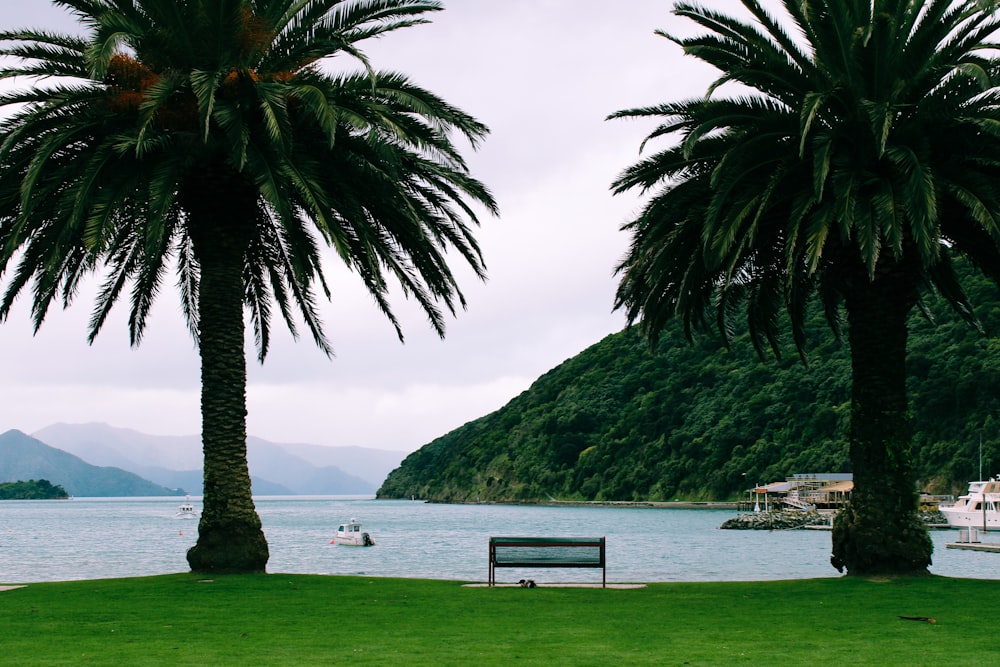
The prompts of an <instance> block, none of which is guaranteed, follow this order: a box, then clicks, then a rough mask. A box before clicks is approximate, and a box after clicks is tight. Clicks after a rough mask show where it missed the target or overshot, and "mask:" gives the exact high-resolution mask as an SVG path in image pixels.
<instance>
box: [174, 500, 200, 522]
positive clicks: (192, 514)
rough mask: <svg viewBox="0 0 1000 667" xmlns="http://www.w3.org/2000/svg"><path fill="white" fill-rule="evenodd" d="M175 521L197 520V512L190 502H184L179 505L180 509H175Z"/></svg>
mask: <svg viewBox="0 0 1000 667" xmlns="http://www.w3.org/2000/svg"><path fill="white" fill-rule="evenodd" d="M174 518H175V519H197V518H198V510H196V509H195V508H194V505H192V504H191V502H190V501H185V502H183V503H181V505H180V507H178V508H177V512H176V513H175V514H174Z"/></svg>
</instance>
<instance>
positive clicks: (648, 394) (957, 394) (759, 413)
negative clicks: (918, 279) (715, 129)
mask: <svg viewBox="0 0 1000 667" xmlns="http://www.w3.org/2000/svg"><path fill="white" fill-rule="evenodd" d="M962 270H963V273H964V282H965V285H966V288H967V290H968V292H969V293H970V296H971V298H972V301H973V303H974V304H977V311H976V312H977V315H978V317H979V318H980V320H981V322H982V324H983V328H984V330H985V333H982V332H979V331H977V330H976V329H974V328H973V327H971V326H970V325H969V324H968V323H966V322H964V321H963V320H961V319H960V318H958V316H957V315H955V314H954V313H953V312H952V311H951V309H950V308H948V307H947V306H945V305H943V304H942V303H941V301H940V300H939V299H938V298H936V296H935V295H929V296H928V297H927V299H926V304H925V309H926V311H927V313H928V315H930V316H931V318H932V319H933V322H932V321H930V320H928V319H927V317H925V316H924V315H922V314H917V315H915V316H914V317H913V319H912V320H911V328H910V341H909V348H908V349H909V353H908V368H909V378H910V379H909V391H910V400H911V406H912V414H913V427H914V451H913V463H914V474H915V477H916V481H917V484H918V485H919V486H920V488H922V489H924V490H927V491H930V492H937V493H954V492H956V491H960V490H964V489H965V487H966V482H967V480H971V479H974V478H976V477H978V474H979V443H980V439H981V441H982V456H983V473H984V474H990V473H991V472H994V470H992V469H991V468H990V464H991V463H993V464H997V465H998V466H1000V393H998V389H1000V356H998V354H997V351H998V350H1000V338H998V337H996V336H997V335H1000V294H998V290H997V288H996V287H995V286H993V285H992V284H991V283H989V281H987V280H986V279H985V278H983V277H981V276H980V275H978V274H977V273H975V272H974V271H973V270H972V269H971V268H969V267H967V266H965V267H962ZM810 341H811V345H810V352H809V363H808V365H803V363H802V362H801V361H800V360H799V358H798V356H797V355H796V354H795V352H794V348H793V347H792V346H791V345H790V344H789V345H788V347H787V349H786V351H785V352H784V353H783V354H782V355H781V358H780V359H775V358H773V357H769V358H768V359H767V360H765V361H763V362H762V361H761V360H760V359H759V358H758V357H757V356H756V353H755V352H754V350H753V348H752V346H751V344H750V342H749V336H748V335H746V333H745V332H744V333H742V334H738V335H735V336H734V337H733V342H732V345H731V346H730V349H726V347H725V346H724V345H723V344H722V341H721V340H720V338H719V336H718V335H717V334H716V333H715V332H714V331H711V332H705V333H701V334H699V335H698V336H697V338H696V340H695V341H694V342H693V343H691V342H689V341H687V339H686V338H685V337H684V336H683V333H682V332H681V330H680V328H679V327H676V328H675V329H673V330H672V331H670V332H669V333H666V334H665V335H664V336H663V337H662V340H661V343H660V345H659V346H658V347H657V348H656V349H655V350H651V349H650V347H649V345H648V344H647V343H646V342H645V341H644V340H642V339H640V338H639V336H638V335H637V333H636V332H635V331H633V330H628V329H627V330H625V331H622V332H620V333H617V334H613V335H610V336H608V337H607V338H605V339H604V340H602V341H600V342H599V343H597V344H596V345H594V346H592V347H590V348H588V349H587V350H585V351H583V352H582V353H580V354H579V355H577V356H575V357H573V358H571V359H569V360H567V361H566V362H564V363H563V364H561V365H559V366H558V367H556V368H555V369H553V370H551V371H549V372H548V373H546V374H545V375H543V376H542V377H540V378H539V379H538V380H537V381H536V382H535V383H534V384H532V386H531V387H530V388H529V389H528V390H527V391H525V392H524V393H522V394H521V395H519V396H517V397H516V398H514V399H513V400H512V401H510V403H508V404H507V405H506V406H504V407H503V408H501V409H500V410H498V411H496V412H494V413H492V414H489V415H487V416H485V417H482V418H480V419H477V420H475V421H472V422H470V423H468V424H465V425H464V426H462V427H460V428H458V429H456V430H454V431H452V432H450V433H448V434H446V435H443V436H442V437H440V438H438V439H436V440H434V441H433V442H431V443H429V444H427V445H425V446H424V447H422V448H421V449H420V450H418V451H416V452H414V453H413V454H411V455H410V456H408V457H407V458H406V459H405V460H404V461H403V463H402V464H401V466H400V467H399V468H398V469H396V470H395V471H393V472H392V473H391V474H390V475H389V477H388V478H387V479H386V481H385V483H384V484H383V485H382V487H381V489H380V490H379V492H378V497H380V498H409V497H411V496H412V497H416V498H423V499H428V500H435V501H450V502H476V501H531V500H545V499H549V498H557V499H561V500H574V499H575V500H652V501H663V500H673V499H686V500H721V499H732V498H738V497H745V495H744V494H745V490H746V489H748V488H750V487H751V486H752V485H753V484H755V483H757V482H764V481H773V480H779V479H784V478H785V477H786V476H787V475H790V474H793V473H816V472H850V465H849V462H848V456H847V442H846V434H847V427H848V423H849V412H850V361H849V354H848V352H849V351H848V349H847V346H846V342H843V343H842V342H839V341H837V340H836V339H835V338H834V336H833V335H832V334H831V333H830V331H829V329H828V327H827V326H826V324H825V320H824V319H823V317H822V314H820V313H816V314H815V315H814V316H813V317H812V319H811V321H810Z"/></svg>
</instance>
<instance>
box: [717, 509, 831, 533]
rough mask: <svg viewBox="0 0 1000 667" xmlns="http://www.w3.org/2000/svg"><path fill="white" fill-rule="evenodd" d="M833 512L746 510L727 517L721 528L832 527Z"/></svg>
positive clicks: (779, 528) (791, 528) (788, 528)
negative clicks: (729, 517) (730, 517)
mask: <svg viewBox="0 0 1000 667" xmlns="http://www.w3.org/2000/svg"><path fill="white" fill-rule="evenodd" d="M832 520H833V515H832V514H820V513H819V512H745V513H742V514H737V515H736V516H734V517H733V518H732V519H727V520H726V521H725V522H724V523H723V524H722V525H721V526H720V528H723V529H727V530H795V529H796V528H805V527H806V526H822V527H825V528H829V527H830V522H831V521H832Z"/></svg>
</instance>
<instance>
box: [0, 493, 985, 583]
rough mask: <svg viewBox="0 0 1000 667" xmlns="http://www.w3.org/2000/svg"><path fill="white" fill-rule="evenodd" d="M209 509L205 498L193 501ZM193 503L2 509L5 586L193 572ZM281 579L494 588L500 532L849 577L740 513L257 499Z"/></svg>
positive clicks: (951, 561)
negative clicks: (493, 557)
mask: <svg viewBox="0 0 1000 667" xmlns="http://www.w3.org/2000/svg"><path fill="white" fill-rule="evenodd" d="M192 500H193V502H194V505H195V507H200V502H199V501H198V499H192ZM180 502H181V500H180V499H179V498H76V499H73V500H68V501H0V584H12V583H28V582H38V581H65V580H71V579H102V578H117V577H129V576H144V575H153V574H166V573H171V572H185V571H187V570H188V567H187V561H186V560H185V552H186V551H187V549H188V548H189V547H191V546H192V545H194V543H195V540H196V539H197V534H198V525H197V521H196V520H191V519H178V518H175V517H174V513H175V511H176V509H177V507H178V506H179V505H180ZM255 503H256V505H257V510H258V513H259V514H260V517H261V521H262V522H263V524H264V533H265V535H266V537H267V541H268V544H269V547H270V553H271V557H270V560H269V561H268V566H267V570H268V572H271V573H282V572H287V573H302V574H336V575H367V576H379V577H413V578H429V579H450V580H459V581H486V578H487V567H488V540H489V537H490V535H537V536H582V537H596V536H602V535H603V536H606V537H607V564H608V581H609V582H657V581H751V580H767V579H802V578H814V577H836V576H840V574H839V573H838V572H837V571H836V570H834V569H833V568H832V567H831V566H830V533H829V532H828V531H813V530H788V531H774V532H768V531H738V530H720V529H719V526H720V525H721V524H722V522H723V521H725V520H726V519H728V518H729V517H731V516H733V515H734V514H735V512H733V511H730V510H704V509H695V510H682V509H643V508H617V507H539V506H524V505H443V504H431V503H423V502H413V501H401V500H373V499H357V498H339V497H281V498H271V497H264V498H257V499H255ZM351 517H357V518H358V519H359V520H360V521H362V522H363V523H364V527H365V530H367V531H369V532H371V533H372V536H373V537H374V538H375V540H376V542H377V545H376V546H375V547H370V548H360V547H342V546H335V545H332V544H330V541H331V540H332V539H333V537H334V533H335V531H336V529H337V525H338V524H339V523H341V522H343V521H346V520H347V519H349V518H351ZM931 536H932V538H933V540H934V565H933V566H932V567H931V571H932V572H933V573H935V574H940V575H944V576H950V577H971V578H981V579H1000V554H992V553H981V552H972V551H960V550H955V549H946V548H945V545H946V544H947V543H948V542H954V541H956V540H957V536H958V532H957V531H956V530H938V531H932V533H931ZM497 576H498V580H499V581H516V580H518V579H520V578H523V577H526V576H530V577H531V578H534V579H536V580H537V581H539V582H545V581H551V582H555V581H591V582H599V581H600V578H601V575H600V572H599V571H598V570H587V569H584V570H573V569H552V570H541V571H539V570H535V571H530V570H525V571H520V570H513V569H511V570H506V569H502V570H498V573H497Z"/></svg>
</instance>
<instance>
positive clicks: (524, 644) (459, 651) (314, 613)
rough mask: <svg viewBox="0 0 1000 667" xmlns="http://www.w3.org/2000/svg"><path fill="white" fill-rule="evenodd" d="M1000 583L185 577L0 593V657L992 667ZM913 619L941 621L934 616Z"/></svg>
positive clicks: (9, 661) (98, 661)
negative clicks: (552, 583) (478, 584)
mask: <svg viewBox="0 0 1000 667" xmlns="http://www.w3.org/2000/svg"><path fill="white" fill-rule="evenodd" d="M998 597H1000V581H980V580H972V579H949V578H943V577H926V578H917V579H893V580H871V579H855V578H843V579H815V580H804V581H779V582H753V583H732V582H726V583H683V584H652V585H650V586H648V587H647V588H642V589H635V590H613V589H606V590H602V589H599V588H597V589H593V588H546V587H544V585H542V587H540V588H535V589H525V588H493V589H489V588H468V587H463V586H462V585H461V584H460V583H458V582H448V581H429V580H415V579H384V578H369V577H330V576H314V575H282V574H269V575H239V576H222V577H213V578H211V579H206V578H204V577H200V576H195V575H192V574H176V575H165V576H157V577H143V578H135V579H108V580H97V581H80V582H61V583H40V584H30V585H28V586H27V587H26V588H20V589H16V590H11V591H6V592H0V636H2V640H0V664H3V665H19V666H27V665H74V666H80V665H129V666H139V665H199V666H205V665H208V666H222V665H254V666H256V665H262V666H263V665H297V666H300V665H331V664H333V663H337V662H342V661H350V662H352V663H353V664H360V665H493V664H510V663H520V664H526V665H529V664H544V665H547V666H555V665H611V664H614V665H725V666H726V667H730V666H735V665H754V666H755V667H761V666H764V665H783V666H788V665H907V666H918V665H933V666H938V665H949V667H951V666H956V665H977V666H982V665H989V664H994V663H996V661H997V648H996V647H995V646H994V645H993V642H992V638H993V631H994V628H995V619H993V618H992V612H993V604H992V601H993V600H996V599H998ZM899 616H921V617H932V618H933V619H935V621H936V622H935V623H929V622H923V621H912V620H903V619H900V618H899Z"/></svg>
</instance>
